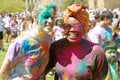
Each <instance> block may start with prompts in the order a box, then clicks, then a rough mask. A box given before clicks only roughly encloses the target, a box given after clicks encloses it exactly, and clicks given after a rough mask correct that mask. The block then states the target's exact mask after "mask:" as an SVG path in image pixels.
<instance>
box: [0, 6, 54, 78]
mask: <svg viewBox="0 0 120 80" xmlns="http://www.w3.org/2000/svg"><path fill="white" fill-rule="evenodd" d="M54 8H55V6H54V7H51V5H47V6H46V7H45V8H44V9H43V10H42V11H40V13H38V21H39V24H40V25H37V24H36V25H34V26H33V27H34V28H33V29H32V30H30V31H25V32H22V34H21V35H20V36H18V38H16V39H15V41H14V42H12V43H11V44H10V46H9V49H8V51H7V54H6V57H5V59H4V62H3V64H2V66H1V69H0V75H1V77H2V80H13V79H14V80H44V70H45V68H46V66H47V64H48V60H49V48H50V45H51V38H50V36H49V35H48V34H47V33H46V32H45V31H44V30H43V27H44V26H43V25H42V24H44V23H45V22H46V20H47V19H48V18H49V17H51V16H52V13H51V11H52V10H53V12H54V11H55V9H54ZM44 12H47V13H48V14H49V15H47V14H46V15H43V14H44Z"/></svg>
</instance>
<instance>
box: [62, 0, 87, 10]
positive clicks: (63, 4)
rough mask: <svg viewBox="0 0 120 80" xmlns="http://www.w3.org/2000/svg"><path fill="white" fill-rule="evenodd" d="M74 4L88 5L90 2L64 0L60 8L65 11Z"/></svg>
mask: <svg viewBox="0 0 120 80" xmlns="http://www.w3.org/2000/svg"><path fill="white" fill-rule="evenodd" d="M73 3H80V4H84V5H88V0H62V4H61V6H60V8H61V9H62V10H64V9H66V8H67V7H68V6H70V5H71V4H73Z"/></svg>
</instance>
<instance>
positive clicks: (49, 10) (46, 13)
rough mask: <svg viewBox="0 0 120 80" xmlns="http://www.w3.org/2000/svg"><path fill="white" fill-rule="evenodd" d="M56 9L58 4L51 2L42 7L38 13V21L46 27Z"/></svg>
mask: <svg viewBox="0 0 120 80" xmlns="http://www.w3.org/2000/svg"><path fill="white" fill-rule="evenodd" d="M55 11H56V5H55V4H54V3H50V4H48V5H46V6H45V7H41V8H40V10H39V13H38V23H39V24H40V25H41V26H42V27H44V26H45V24H46V23H47V20H48V18H50V17H51V15H52V14H53V12H55Z"/></svg>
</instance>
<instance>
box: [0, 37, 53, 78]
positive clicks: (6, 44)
mask: <svg viewBox="0 0 120 80" xmlns="http://www.w3.org/2000/svg"><path fill="white" fill-rule="evenodd" d="M4 40H5V39H4ZM9 45H10V43H7V42H5V41H4V49H5V51H4V52H3V51H0V68H1V65H2V63H3V60H4V58H5V55H6V52H7V49H8V47H9ZM0 80H2V79H1V77H0ZM46 80H54V78H53V76H49V75H47V77H46Z"/></svg>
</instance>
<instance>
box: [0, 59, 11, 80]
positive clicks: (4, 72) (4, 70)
mask: <svg viewBox="0 0 120 80" xmlns="http://www.w3.org/2000/svg"><path fill="white" fill-rule="evenodd" d="M10 65H11V62H10V61H9V60H8V59H7V58H5V59H4V62H3V64H2V66H1V69H0V76H1V77H2V80H8V78H9V75H10V72H11V68H10Z"/></svg>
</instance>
